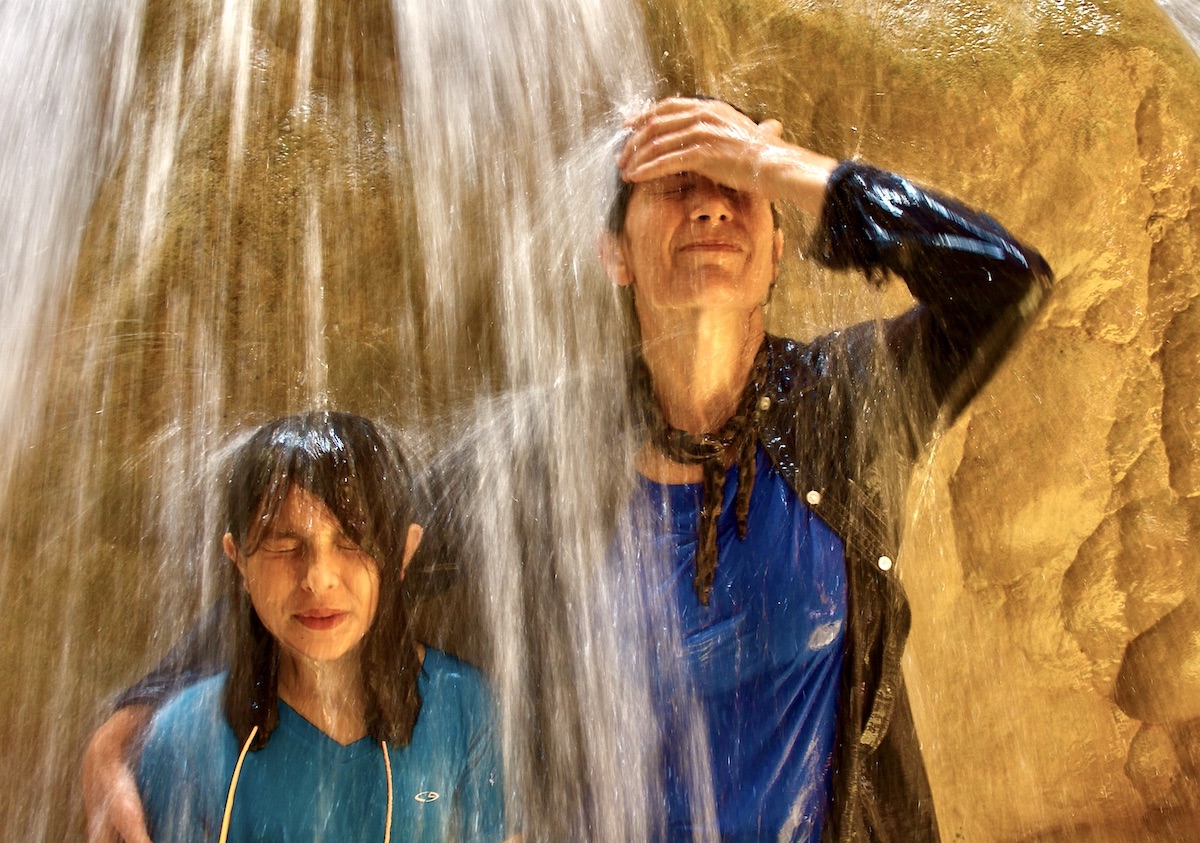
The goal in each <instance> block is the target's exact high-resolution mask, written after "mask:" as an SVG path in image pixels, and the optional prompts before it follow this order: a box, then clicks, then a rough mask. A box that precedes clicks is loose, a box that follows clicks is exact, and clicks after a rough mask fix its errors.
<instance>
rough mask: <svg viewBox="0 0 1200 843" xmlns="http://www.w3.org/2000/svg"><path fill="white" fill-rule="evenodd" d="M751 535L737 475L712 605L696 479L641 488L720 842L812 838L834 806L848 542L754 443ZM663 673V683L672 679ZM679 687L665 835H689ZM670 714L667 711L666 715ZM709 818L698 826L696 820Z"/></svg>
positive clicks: (721, 526)
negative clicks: (700, 566) (693, 706)
mask: <svg viewBox="0 0 1200 843" xmlns="http://www.w3.org/2000/svg"><path fill="white" fill-rule="evenodd" d="M757 460H758V463H757V479H756V481H755V484H754V490H753V493H752V495H751V498H750V512H749V530H748V531H747V536H746V538H745V539H744V540H743V539H740V538H739V537H738V535H737V523H736V516H735V514H734V507H733V497H734V494H735V492H736V489H737V470H736V468H732V469H730V472H729V475H728V478H727V480H726V485H725V501H724V507H723V510H722V514H721V517H720V519H719V521H718V524H717V549H718V564H717V570H716V579H715V582H714V584H713V589H712V596H711V598H710V601H709V605H708V606H707V607H705V606H702V605H701V604H700V602H699V600H698V599H697V598H696V595H695V592H694V591H693V587H692V579H693V576H694V574H695V557H696V541H697V539H696V535H697V534H696V526H697V519H698V514H699V509H700V502H701V497H702V494H703V492H702V486H701V484H690V485H673V486H667V485H661V484H657V483H652V482H650V481H648V480H643V482H642V487H641V495H640V496H639V503H638V505H641V506H645V507H647V513H646V514H647V515H648V516H649V518H650V519H651V523H652V524H653V526H654V535H655V542H656V545H657V551H658V553H659V558H660V559H662V558H665V560H666V561H665V570H664V571H663V572H662V576H663V579H661V581H658V582H655V583H653V585H652V588H653V589H654V590H655V591H656V592H657V593H656V594H655V595H654V597H655V598H656V599H657V600H659V601H669V602H673V603H674V606H675V611H676V614H677V617H678V619H679V623H680V634H681V638H682V644H683V648H684V651H685V652H684V664H685V666H686V669H685V670H684V671H683V674H684V675H683V678H682V684H684V685H687V686H690V687H688V688H685V689H683V690H684V692H685V693H687V692H689V691H690V693H691V694H692V695H693V697H692V698H694V699H695V700H697V701H698V702H699V703H700V706H699V710H700V712H701V713H702V715H703V718H704V720H705V726H706V729H705V731H706V733H707V734H706V737H707V741H708V750H709V751H708V762H709V768H710V769H709V771H708V773H709V774H710V776H711V787H712V794H713V798H714V801H715V805H716V814H717V821H718V823H719V826H720V829H719V830H720V834H721V837H722V839H724V840H776V839H783V840H797V841H816V840H818V839H819V838H820V834H821V827H822V823H823V820H824V817H825V813H826V811H827V807H828V801H829V792H830V783H831V780H832V774H831V770H832V759H833V750H834V743H835V740H836V725H837V705H838V694H839V687H840V675H841V664H842V651H843V647H844V634H845V628H846V588H845V585H846V565H845V552H844V545H843V543H842V540H841V538H840V537H838V535H837V534H836V533H834V532H833V530H832V529H831V528H830V527H829V525H828V524H826V523H825V522H824V521H823V520H821V519H820V518H819V517H817V515H816V514H815V513H813V511H812V510H811V509H810V508H809V507H808V506H807V505H806V504H805V502H804V501H803V500H802V499H800V498H799V497H798V496H797V495H796V493H795V492H794V491H793V490H792V488H791V487H790V486H789V485H788V484H787V482H786V481H785V480H784V479H783V477H782V476H781V475H780V474H779V472H778V471H776V470H775V467H774V466H773V465H772V464H771V462H770V460H769V459H768V457H767V456H766V454H765V453H764V451H763V450H762V449H761V448H759V450H758V454H757ZM669 673H670V672H669V671H663V672H661V674H660V675H664V676H666V675H669ZM675 698H676V690H675V689H671V688H661V689H660V693H659V705H660V707H661V715H662V716H661V717H660V719H661V721H662V722H663V723H664V724H665V725H664V729H665V731H666V733H665V735H664V742H665V760H664V763H665V766H666V770H665V773H666V783H667V796H668V818H667V819H668V838H669V839H671V840H691V839H692V832H693V828H694V825H695V824H696V822H697V820H696V817H697V816H699V815H700V814H701V812H699V811H698V810H697V809H696V807H695V801H696V800H695V799H694V798H692V797H689V795H688V794H689V792H692V793H694V792H695V791H694V790H692V791H689V776H688V773H687V766H686V762H685V758H684V756H685V755H686V752H687V750H686V749H685V748H684V747H686V746H688V745H689V741H688V739H687V736H686V735H684V734H680V733H677V732H676V731H675V730H681V729H684V728H686V726H684V725H681V724H682V723H683V722H684V721H682V720H681V719H680V718H679V717H678V716H677V711H678V704H677V702H675ZM668 709H671V710H668ZM701 824H703V823H702V822H701Z"/></svg>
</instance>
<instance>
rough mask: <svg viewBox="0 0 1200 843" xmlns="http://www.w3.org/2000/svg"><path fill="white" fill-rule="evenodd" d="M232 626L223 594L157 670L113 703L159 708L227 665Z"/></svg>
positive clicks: (116, 704) (122, 705)
mask: <svg viewBox="0 0 1200 843" xmlns="http://www.w3.org/2000/svg"><path fill="white" fill-rule="evenodd" d="M228 630H229V601H228V600H227V599H224V598H222V599H221V600H218V601H217V602H216V603H215V604H213V606H212V608H211V609H209V610H208V611H207V612H206V613H205V614H204V615H202V616H201V617H200V619H199V620H197V621H196V623H195V624H194V625H193V626H192V628H191V629H189V630H188V631H187V632H186V633H185V634H184V636H183V637H182V638H180V639H179V641H177V642H176V643H175V645H174V646H172V647H171V649H170V650H168V651H167V654H166V655H165V656H163V659H162V661H160V662H159V663H158V664H157V665H155V667H154V669H153V670H151V671H150V672H149V673H148V674H147V675H146V676H144V677H142V679H140V680H138V682H136V683H134V684H133V685H132V686H131V687H129V688H126V689H125V690H124V691H122V692H121V693H120V694H118V695H117V698H116V702H115V704H114V706H113V707H114V708H124V707H125V706H129V705H149V706H152V707H154V708H159V707H161V706H162V704H163V703H164V702H166V701H167V700H168V699H170V698H171V697H173V696H174V695H175V694H177V693H178V692H180V691H182V690H183V689H184V688H186V687H188V686H189V685H194V684H195V683H196V682H199V681H200V680H201V679H205V678H207V677H209V676H212V675H214V674H216V673H218V672H220V671H222V670H225V669H227V668H228V666H229V659H228V646H229V642H228V637H229V636H228Z"/></svg>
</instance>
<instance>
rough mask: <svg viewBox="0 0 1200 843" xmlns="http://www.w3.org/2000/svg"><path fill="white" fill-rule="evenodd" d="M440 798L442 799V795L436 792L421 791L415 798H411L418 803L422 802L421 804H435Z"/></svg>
mask: <svg viewBox="0 0 1200 843" xmlns="http://www.w3.org/2000/svg"><path fill="white" fill-rule="evenodd" d="M441 798H442V795H441V794H440V793H438V792H437V791H436V790H422V791H421V792H420V793H418V794H417V795H416V796H414V797H413V799H415V800H417V801H418V802H422V803H424V802H437V801H438V800H439V799H441Z"/></svg>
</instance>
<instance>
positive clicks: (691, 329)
mask: <svg viewBox="0 0 1200 843" xmlns="http://www.w3.org/2000/svg"><path fill="white" fill-rule="evenodd" d="M640 321H641V326H642V340H643V341H642V348H641V352H642V359H643V360H645V362H646V368H647V370H649V372H650V384H651V389H652V390H653V392H654V398H655V400H657V401H658V404H659V407H660V408H661V409H662V413H663V419H664V420H665V421H666V423H667V424H669V425H670V426H671V427H673V428H676V429H678V430H683V431H686V432H688V433H711V432H713V431H715V430H718V429H720V427H721V426H722V425H723V424H724V423H725V422H726V421H728V420H729V418H730V416H732V415H733V414H734V412H736V410H737V407H738V402H739V401H740V400H741V397H742V392H743V391H744V390H745V388H746V384H747V383H748V382H749V380H750V378H751V377H752V376H753V372H752V369H753V367H754V358H755V356H756V355H757V354H758V349H759V347H760V346H761V345H762V341H763V336H764V333H765V329H764V327H763V315H762V309H761V308H756V309H755V310H754V311H752V312H751V313H749V314H746V313H734V314H724V313H720V314H715V315H714V314H707V313H703V314H698V315H696V316H695V317H694V318H690V319H675V320H672V321H671V324H669V325H668V324H663V323H661V322H659V321H656V320H653V319H647V318H645V317H644V316H643V317H642V318H641V320H640ZM637 468H638V471H640V472H641V473H642V474H644V475H645V476H646V477H648V478H650V479H651V480H654V481H656V482H659V483H690V482H697V481H698V480H699V479H700V477H701V476H702V469H701V467H700V466H697V465H681V464H680V463H676V462H674V461H672V460H670V459H669V458H667V457H666V456H665V455H664V454H662V453H661V452H659V451H658V449H657V448H655V447H653V446H652V445H649V444H647V445H646V446H644V447H643V448H642V450H641V452H640V453H639V454H638V458H637Z"/></svg>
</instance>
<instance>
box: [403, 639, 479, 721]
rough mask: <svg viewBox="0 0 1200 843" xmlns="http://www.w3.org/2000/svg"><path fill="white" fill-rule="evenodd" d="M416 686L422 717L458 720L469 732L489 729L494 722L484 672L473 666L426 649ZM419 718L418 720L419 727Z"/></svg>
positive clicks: (445, 654)
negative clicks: (419, 695) (427, 713)
mask: <svg viewBox="0 0 1200 843" xmlns="http://www.w3.org/2000/svg"><path fill="white" fill-rule="evenodd" d="M418 687H419V690H420V692H421V710H422V718H424V719H426V720H428V719H431V718H432V717H436V718H437V719H438V720H440V721H443V723H444V722H445V721H447V720H450V721H458V722H459V724H460V725H461V726H464V727H466V728H467V729H468V730H469V731H475V730H478V729H480V728H487V729H490V728H491V727H492V724H493V721H494V719H495V704H494V702H493V699H492V691H491V688H490V687H489V685H488V682H487V679H486V678H484V675H483V672H482V671H481V670H480V669H479V668H477V667H475V666H474V665H472V664H469V663H467V662H465V661H463V660H462V659H459V658H455V657H454V656H452V655H450V654H449V653H446V652H443V651H441V650H437V649H434V648H433V647H426V648H425V661H424V663H423V664H422V665H421V678H420V682H419V685H418ZM426 712H429V716H426ZM433 712H436V715H434V714H433ZM422 718H418V726H420V725H421V719H422Z"/></svg>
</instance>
